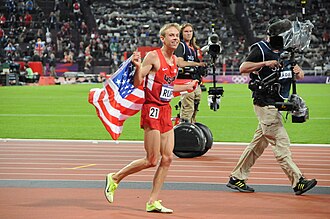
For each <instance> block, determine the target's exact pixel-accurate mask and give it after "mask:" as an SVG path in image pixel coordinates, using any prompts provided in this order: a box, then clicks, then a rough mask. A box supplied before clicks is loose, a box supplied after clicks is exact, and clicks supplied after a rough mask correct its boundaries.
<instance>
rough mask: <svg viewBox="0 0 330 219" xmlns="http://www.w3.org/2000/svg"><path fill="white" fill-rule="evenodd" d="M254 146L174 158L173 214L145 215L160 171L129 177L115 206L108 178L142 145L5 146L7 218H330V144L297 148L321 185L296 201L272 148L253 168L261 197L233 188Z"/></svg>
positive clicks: (1, 205)
mask: <svg viewBox="0 0 330 219" xmlns="http://www.w3.org/2000/svg"><path fill="white" fill-rule="evenodd" d="M245 146H246V144H234V143H221V144H220V143H215V144H214V145H213V147H212V149H211V150H209V151H208V152H207V153H206V154H205V155H204V156H202V157H197V158H192V159H182V158H177V157H175V158H174V161H173V163H172V166H171V169H170V171H169V174H168V176H167V179H166V183H165V185H164V188H163V191H162V193H161V198H162V199H163V201H164V203H165V205H166V206H168V207H171V208H173V209H174V210H175V212H174V214H172V215H160V214H150V213H149V214H148V213H145V212H144V208H145V201H146V200H147V198H148V194H149V189H150V187H151V183H150V181H151V180H152V176H153V174H154V171H155V169H154V168H151V169H147V170H144V171H142V172H139V173H137V174H134V175H131V176H129V177H127V178H126V179H124V181H123V182H122V183H121V184H120V186H119V188H118V190H117V191H116V197H115V203H113V204H111V205H110V204H109V203H107V202H106V200H105V198H104V197H103V187H104V179H105V175H106V174H107V173H109V172H113V171H116V170H118V169H120V168H121V167H123V166H124V165H126V164H128V163H129V162H130V161H132V160H134V159H137V158H141V157H143V156H144V149H143V144H142V142H119V143H118V144H116V143H115V142H113V141H43V140H6V139H1V141H0V215H1V216H0V218H1V219H2V218H4V219H7V218H8V219H11V218H105V217H106V218H120V219H121V218H220V217H223V218H237V217H242V218H281V217H286V218H298V217H299V218H330V208H329V206H330V205H329V203H330V145H293V146H292V147H291V150H292V153H293V159H294V160H295V162H296V163H297V165H298V166H299V168H300V169H301V170H302V172H303V173H304V174H305V176H306V177H307V178H316V179H317V180H318V185H317V187H315V188H314V189H313V190H311V191H309V192H308V193H306V194H305V195H303V196H295V195H294V194H293V192H292V189H291V188H290V186H289V182H288V179H287V178H286V176H285V174H284V173H283V172H282V170H281V168H280V167H279V165H278V164H277V163H276V160H275V158H274V156H273V153H272V151H271V148H270V147H269V148H267V149H266V150H265V152H264V154H263V155H262V156H261V158H260V159H259V160H258V161H257V163H256V165H255V166H254V167H253V168H252V171H251V175H250V179H249V182H248V183H249V185H251V186H252V187H254V188H255V190H256V193H253V194H244V193H238V192H235V191H232V190H229V189H228V188H227V187H226V186H225V184H226V183H227V181H228V175H229V174H230V171H231V170H232V168H233V167H234V166H235V164H236V162H237V161H238V158H239V156H240V154H241V152H242V151H243V150H244V148H245Z"/></svg>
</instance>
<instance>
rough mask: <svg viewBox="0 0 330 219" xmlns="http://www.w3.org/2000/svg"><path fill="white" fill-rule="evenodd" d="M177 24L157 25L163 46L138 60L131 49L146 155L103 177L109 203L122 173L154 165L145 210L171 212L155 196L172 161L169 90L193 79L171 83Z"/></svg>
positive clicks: (178, 89)
mask: <svg viewBox="0 0 330 219" xmlns="http://www.w3.org/2000/svg"><path fill="white" fill-rule="evenodd" d="M179 31H180V26H179V25H178V24H176V23H169V24H166V25H164V26H163V27H162V28H161V29H160V40H161V42H162V44H163V46H162V47H161V48H160V49H157V50H154V51H151V52H149V53H148V54H147V55H146V57H145V58H144V60H143V62H142V63H141V55H140V53H138V52H134V54H133V59H132V62H133V64H134V65H135V68H136V69H135V75H134V86H136V87H137V86H139V85H141V84H142V83H143V82H144V83H145V84H144V85H145V86H144V92H145V103H144V104H143V107H142V111H141V123H140V126H141V128H143V129H144V148H145V151H146V156H145V157H144V158H141V159H137V160H134V161H132V162H131V163H130V164H128V165H127V166H125V167H124V168H122V169H121V170H119V171H117V172H114V173H109V174H108V175H107V177H106V187H105V196H106V198H107V200H108V201H109V202H110V203H112V202H113V199H114V192H115V190H116V188H117V186H118V184H119V183H120V182H121V180H123V179H124V178H125V177H126V176H128V175H130V174H133V173H136V172H139V171H141V170H143V169H147V168H150V167H156V166H157V165H158V167H157V171H156V173H155V175H154V178H153V184H152V185H153V186H152V190H151V193H150V196H149V200H148V201H147V203H146V211H147V212H160V213H172V212H173V210H172V209H169V208H166V207H164V206H163V205H162V203H161V201H160V200H159V199H158V196H159V193H160V190H161V187H162V185H163V183H164V180H165V177H166V175H167V172H168V169H169V167H170V165H171V162H172V156H173V155H172V151H173V148H174V131H173V125H172V121H171V113H172V110H171V106H170V101H171V98H172V96H173V95H172V93H173V92H181V91H187V90H193V89H194V87H195V86H196V83H197V81H196V80H194V81H191V82H190V83H188V84H185V85H175V84H174V80H175V79H176V77H177V74H178V69H177V66H176V63H177V58H176V56H175V55H174V51H175V49H176V48H177V46H178V44H179V42H180V41H179Z"/></svg>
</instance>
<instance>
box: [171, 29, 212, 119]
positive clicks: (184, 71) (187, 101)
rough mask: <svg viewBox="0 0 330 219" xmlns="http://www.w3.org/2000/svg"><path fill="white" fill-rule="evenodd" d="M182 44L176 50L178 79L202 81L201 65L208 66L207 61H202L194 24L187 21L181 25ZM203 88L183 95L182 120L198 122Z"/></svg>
mask: <svg viewBox="0 0 330 219" xmlns="http://www.w3.org/2000/svg"><path fill="white" fill-rule="evenodd" d="M180 40H181V42H180V44H179V46H178V48H177V49H176V50H175V55H176V56H177V57H178V63H177V65H178V66H179V74H178V79H197V80H199V82H201V81H202V77H201V74H200V71H201V69H199V68H200V67H206V63H205V62H200V60H199V58H198V49H199V47H198V46H197V45H196V38H195V36H194V29H193V26H192V24H190V23H185V24H183V25H182V26H181V31H180ZM201 94H202V91H201V88H200V86H198V87H197V88H196V89H195V90H194V91H193V92H191V93H186V94H183V95H182V96H181V110H180V120H181V121H183V122H192V123H194V122H196V113H197V111H198V105H199V103H200V100H201Z"/></svg>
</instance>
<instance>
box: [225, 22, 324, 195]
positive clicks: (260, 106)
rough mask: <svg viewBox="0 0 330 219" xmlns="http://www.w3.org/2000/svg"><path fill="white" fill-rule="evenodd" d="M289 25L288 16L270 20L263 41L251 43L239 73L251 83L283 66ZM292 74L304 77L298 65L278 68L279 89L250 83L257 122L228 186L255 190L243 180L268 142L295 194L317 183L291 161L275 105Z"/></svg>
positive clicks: (240, 189) (283, 92) (285, 92)
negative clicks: (260, 86)
mask: <svg viewBox="0 0 330 219" xmlns="http://www.w3.org/2000/svg"><path fill="white" fill-rule="evenodd" d="M291 27H292V24H291V22H290V21H289V20H287V19H284V20H272V21H270V24H269V26H268V30H267V34H268V36H267V38H266V40H262V41H260V42H257V43H255V44H253V45H252V46H251V49H250V53H249V55H248V56H247V58H246V60H245V61H244V62H243V63H242V64H241V66H240V72H241V73H242V74H245V73H249V74H250V78H251V82H250V83H251V84H253V83H256V80H262V79H264V78H266V77H270V76H271V75H272V74H273V73H274V72H276V71H279V69H281V68H282V67H283V66H281V64H280V63H279V61H278V60H279V58H280V54H281V53H282V52H283V37H282V36H280V34H281V33H283V32H285V31H287V30H289V29H291ZM292 73H293V74H296V78H297V79H302V78H303V77H304V71H303V70H302V69H301V68H300V67H299V66H298V65H295V66H294V67H293V72H291V69H290V68H289V67H284V68H283V69H282V70H280V76H279V79H278V81H277V82H276V83H278V84H279V85H280V86H279V87H280V88H279V89H280V90H278V91H277V92H269V91H268V90H264V89H259V88H258V89H255V88H253V87H252V86H250V89H251V90H252V91H253V94H252V96H253V104H254V111H255V113H256V115H257V118H258V121H259V124H258V127H257V129H256V131H255V134H254V137H253V139H252V141H251V143H250V144H249V145H248V146H247V147H246V149H245V151H244V152H243V153H242V155H241V157H240V159H239V161H238V163H237V165H236V167H235V168H234V169H233V171H232V172H231V174H230V179H229V182H228V184H227V187H229V188H231V189H235V190H238V191H240V192H254V189H253V188H251V187H249V186H248V185H247V184H246V181H247V179H248V176H249V173H250V169H251V168H252V166H253V165H254V163H255V162H256V160H257V159H258V158H259V157H260V156H261V155H262V153H263V152H264V150H265V148H266V147H268V145H269V144H270V145H271V146H272V150H273V152H274V155H275V158H276V160H277V162H278V163H279V164H280V166H281V168H282V170H283V171H284V173H285V174H286V176H287V177H288V178H289V181H290V182H291V186H292V188H293V191H294V193H295V194H296V195H301V194H303V193H305V192H307V191H308V190H310V189H312V188H313V187H314V186H315V185H316V184H317V181H316V180H315V179H312V180H307V179H306V178H305V177H304V176H303V174H302V172H301V171H300V169H299V168H298V167H297V165H296V164H295V163H294V161H293V160H292V155H291V151H290V139H289V136H288V133H287V131H286V130H285V127H284V126H283V123H282V116H281V113H280V112H279V111H278V109H277V108H276V107H275V102H283V101H284V99H285V98H288V96H289V92H290V86H291V80H292V76H293V75H292ZM276 87H278V85H277V86H274V87H272V89H273V88H274V89H276Z"/></svg>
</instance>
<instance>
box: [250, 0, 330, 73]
mask: <svg viewBox="0 0 330 219" xmlns="http://www.w3.org/2000/svg"><path fill="white" fill-rule="evenodd" d="M308 3H309V4H308V5H305V12H304V14H303V5H301V4H300V1H284V0H280V1H279V0H276V1H275V0H273V1H266V0H245V4H244V6H245V11H246V16H245V17H246V18H247V19H248V20H249V21H250V22H249V23H250V27H249V29H250V30H252V31H253V35H254V36H255V37H256V38H263V37H264V34H265V30H266V27H267V21H268V20H269V19H271V18H273V17H275V16H276V17H279V18H287V19H289V20H291V21H294V20H296V19H298V20H299V21H301V22H304V21H306V20H310V21H311V22H312V24H313V25H314V28H313V31H312V38H311V42H310V46H309V48H306V49H305V50H304V51H301V52H300V54H298V55H297V61H298V62H299V65H300V66H303V67H305V68H312V69H314V68H315V67H316V66H321V67H323V68H324V67H325V66H326V65H330V51H329V47H330V41H329V37H330V35H329V33H330V32H329V31H330V18H329V16H330V13H329V8H330V2H329V1H324V0H313V1H308ZM307 6H308V7H307ZM329 70H330V69H329Z"/></svg>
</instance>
